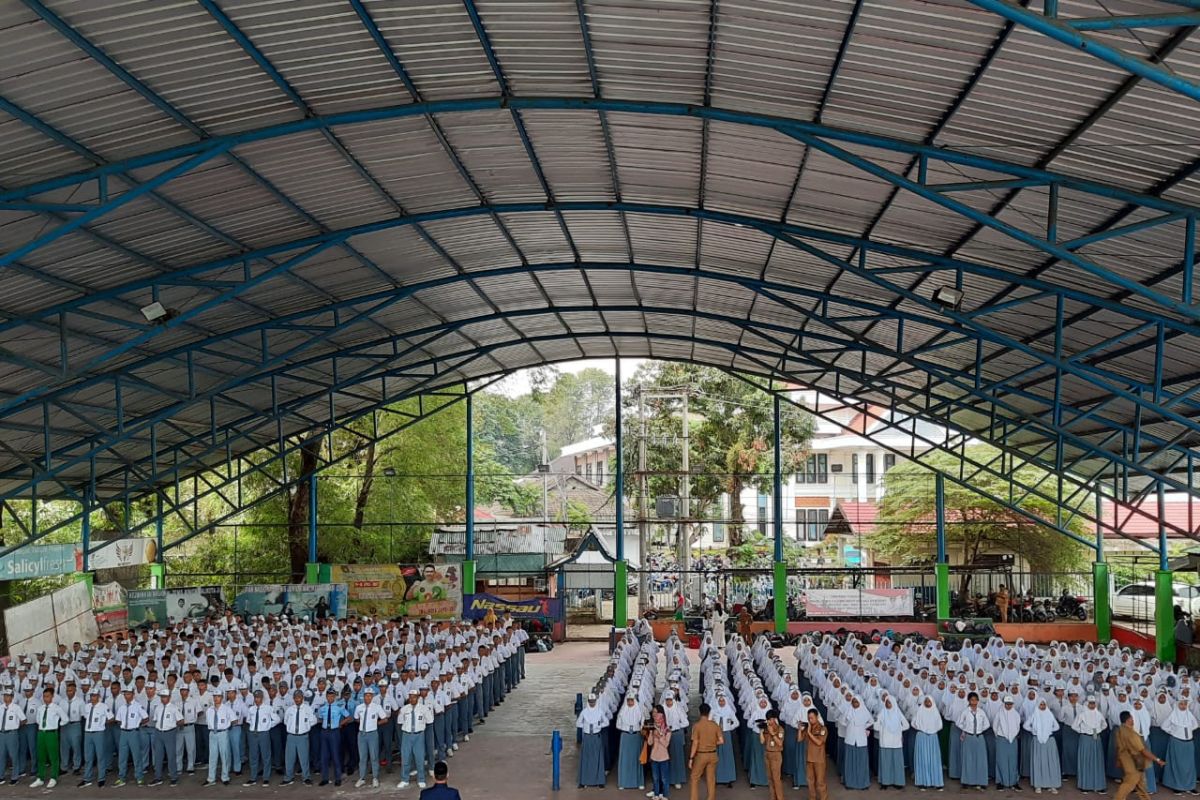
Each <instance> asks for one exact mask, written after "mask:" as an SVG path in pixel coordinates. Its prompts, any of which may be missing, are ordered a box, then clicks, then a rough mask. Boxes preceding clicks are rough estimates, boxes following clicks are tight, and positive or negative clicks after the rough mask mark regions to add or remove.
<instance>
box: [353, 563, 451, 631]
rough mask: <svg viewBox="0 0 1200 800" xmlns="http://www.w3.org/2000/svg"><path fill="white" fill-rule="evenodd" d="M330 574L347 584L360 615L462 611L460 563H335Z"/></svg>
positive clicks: (442, 616) (436, 615) (435, 616)
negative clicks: (409, 564) (407, 564)
mask: <svg viewBox="0 0 1200 800" xmlns="http://www.w3.org/2000/svg"><path fill="white" fill-rule="evenodd" d="M330 577H331V578H332V579H333V582H334V583H344V584H346V593H347V605H348V606H349V609H350V611H351V612H353V613H354V614H356V615H358V616H360V617H364V616H365V617H399V616H402V615H405V614H407V615H408V616H410V617H424V616H428V617H432V618H433V619H452V618H454V617H458V616H461V615H462V608H463V597H462V572H461V568H460V567H459V565H457V564H423V565H421V566H404V565H399V564H334V565H333V566H332V568H331V576H330Z"/></svg>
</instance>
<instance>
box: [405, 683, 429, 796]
mask: <svg viewBox="0 0 1200 800" xmlns="http://www.w3.org/2000/svg"><path fill="white" fill-rule="evenodd" d="M396 713H397V714H399V716H400V719H399V720H397V725H398V727H399V730H400V783H399V784H397V785H396V788H397V789H407V788H408V779H409V777H410V776H412V775H416V776H417V781H418V783H417V786H418V787H420V788H421V789H424V788H425V729H426V728H427V727H428V726H429V725H431V724H432V723H433V710H432V709H430V708H429V706H427V705H425V704H424V703H422V702H421V697H420V693H419V692H417V690H416V689H410V690H409V692H408V705H406V706H404V707H403V708H401V709H400V710H399V711H398V712H396ZM410 762H411V763H410Z"/></svg>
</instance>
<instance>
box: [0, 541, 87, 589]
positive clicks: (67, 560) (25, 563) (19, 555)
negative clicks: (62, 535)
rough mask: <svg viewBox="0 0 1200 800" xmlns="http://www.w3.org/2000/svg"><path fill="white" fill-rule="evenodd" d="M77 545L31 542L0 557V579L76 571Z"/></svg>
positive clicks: (67, 573) (65, 573) (35, 576)
mask: <svg viewBox="0 0 1200 800" xmlns="http://www.w3.org/2000/svg"><path fill="white" fill-rule="evenodd" d="M77 547H78V545H74V544H31V545H26V546H25V547H22V548H21V549H20V550H15V551H13V552H11V553H9V554H8V555H6V556H2V557H0V580H2V581H16V580H24V579H25V578H44V577H46V576H48V575H69V574H70V573H72V572H76V571H77V570H76V567H75V562H76V558H77V552H76V549H77Z"/></svg>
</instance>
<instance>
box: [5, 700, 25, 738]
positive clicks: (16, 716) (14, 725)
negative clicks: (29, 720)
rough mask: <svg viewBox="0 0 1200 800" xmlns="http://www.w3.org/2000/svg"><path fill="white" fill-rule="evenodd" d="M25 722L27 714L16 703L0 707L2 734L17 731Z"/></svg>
mask: <svg viewBox="0 0 1200 800" xmlns="http://www.w3.org/2000/svg"><path fill="white" fill-rule="evenodd" d="M24 721H25V712H24V711H22V710H21V709H20V707H18V706H17V704H16V703H12V704H10V705H7V706H0V732H4V733H8V732H9V731H15V730H17V729H18V728H20V727H21V723H22V722H24Z"/></svg>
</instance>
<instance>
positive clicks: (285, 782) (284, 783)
mask: <svg viewBox="0 0 1200 800" xmlns="http://www.w3.org/2000/svg"><path fill="white" fill-rule="evenodd" d="M329 713H330V714H332V713H333V711H332V710H330V712H329ZM279 785H280V786H291V785H292V780H291V779H290V778H289V779H288V780H286V781H284V782H283V783H281V784H279Z"/></svg>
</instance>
